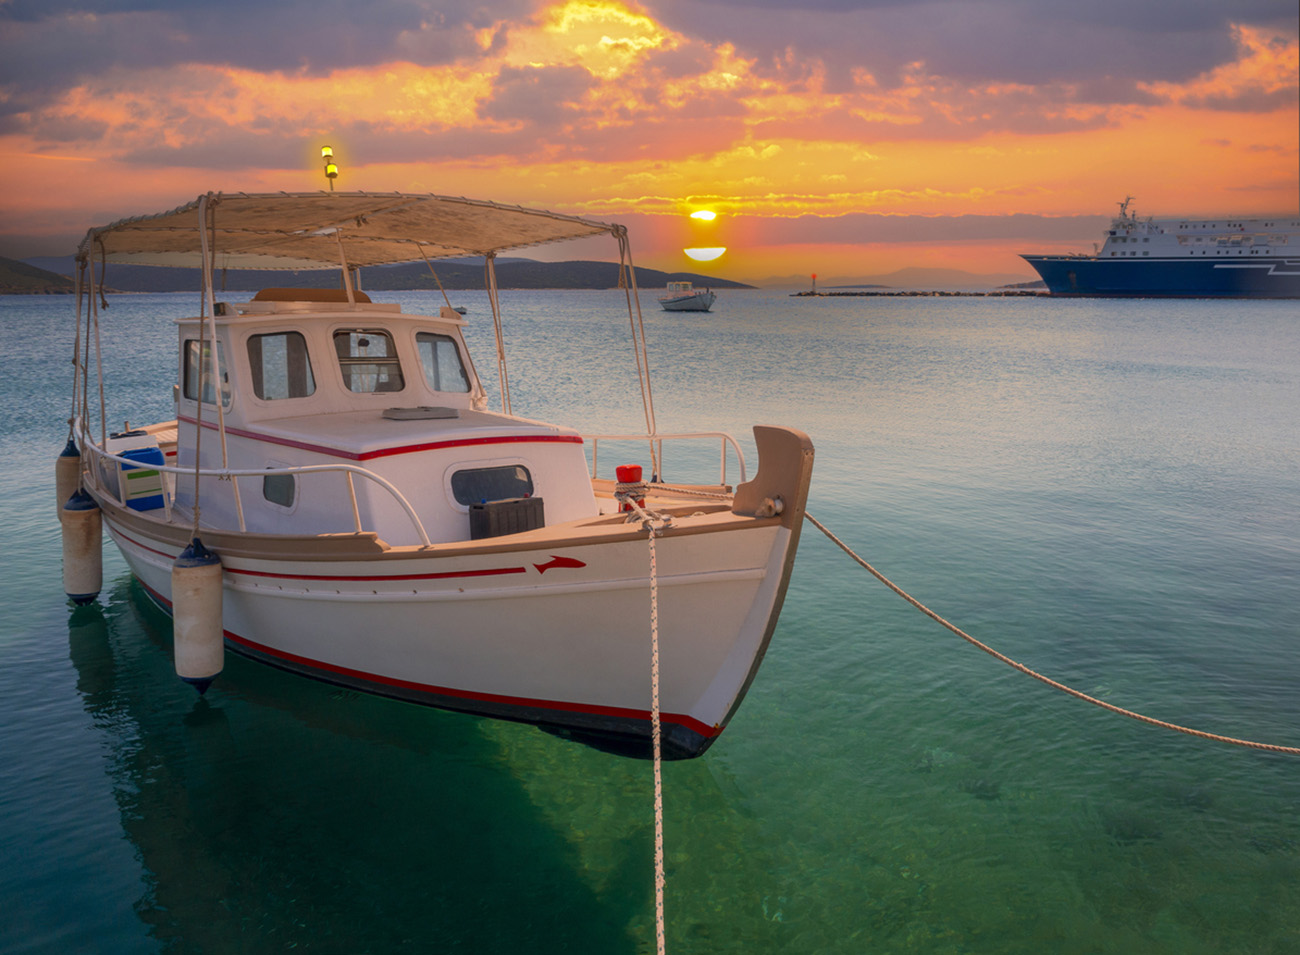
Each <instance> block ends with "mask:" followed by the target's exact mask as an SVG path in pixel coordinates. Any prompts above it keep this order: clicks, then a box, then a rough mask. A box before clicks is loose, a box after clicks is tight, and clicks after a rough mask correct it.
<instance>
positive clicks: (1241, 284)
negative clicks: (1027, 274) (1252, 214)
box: [1023, 255, 1300, 298]
mask: <svg viewBox="0 0 1300 955" xmlns="http://www.w3.org/2000/svg"><path fill="white" fill-rule="evenodd" d="M1023 258H1024V259H1025V261H1026V262H1028V263H1029V264H1030V265H1032V266H1033V267H1034V269H1035V270H1036V271H1037V272H1038V274H1039V275H1040V276H1042V279H1043V281H1044V282H1045V283H1046V284H1047V288H1048V290H1049V291H1050V292H1051V293H1052V294H1053V295H1060V296H1094V297H1130V298H1142V297H1150V298H1300V257H1295V258H1284V257H1282V256H1267V257H1257V256H1253V257H1250V258H1249V259H1246V257H1245V256H1243V257H1242V259H1245V260H1244V261H1241V260H1239V261H1209V260H1203V259H1200V260H1198V259H1192V258H1183V259H1174V258H1164V259H1161V258H1148V259H1101V258H1096V257H1093V256H1066V255H1025V256H1023ZM1234 258H1236V257H1234Z"/></svg>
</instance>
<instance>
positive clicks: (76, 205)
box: [0, 0, 1300, 281]
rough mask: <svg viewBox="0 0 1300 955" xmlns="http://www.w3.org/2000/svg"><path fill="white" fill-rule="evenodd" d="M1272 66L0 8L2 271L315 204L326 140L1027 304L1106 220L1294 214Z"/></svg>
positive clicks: (282, 0)
mask: <svg viewBox="0 0 1300 955" xmlns="http://www.w3.org/2000/svg"><path fill="white" fill-rule="evenodd" d="M1298 50H1300V23H1298V21H1297V8H1296V3H1295V0H1232V2H1226V0H1159V2H1157V0H1086V2H1080V0H970V2H968V0H947V2H904V0H689V2H688V0H650V2H645V3H632V2H628V3H619V2H610V0H569V2H545V0H499V2H496V3H492V4H483V3H480V2H477V0H476V2H467V0H365V2H364V3H359V2H358V3H344V2H340V0H257V2H253V0H221V2H213V0H202V2H200V0H0V158H2V159H3V170H4V184H3V187H0V255H6V256H10V257H16V258H24V257H28V256H34V255H55V254H64V253H69V252H71V251H72V249H73V248H74V246H75V244H76V242H77V240H78V239H79V238H80V236H81V235H82V234H83V233H84V232H85V229H86V228H87V227H88V226H90V225H95V224H102V223H104V222H107V221H110V220H112V219H115V218H120V217H122V216H126V215H138V214H142V213H147V212H155V211H162V210H164V209H168V208H171V207H174V206H176V205H179V204H181V203H183V202H185V201H188V200H190V199H193V198H194V197H195V196H196V195H198V194H200V193H202V192H207V191H209V190H213V191H222V190H224V191H267V190H281V189H283V190H291V191H302V190H310V189H317V188H327V186H326V181H325V179H324V177H323V176H322V174H321V163H320V147H321V145H322V144H325V143H328V144H330V145H332V146H333V147H334V151H335V154H336V156H337V158H338V161H339V164H340V166H341V168H342V174H341V176H340V178H339V180H338V188H340V189H361V190H369V191H390V190H396V191H403V192H438V193H448V194H454V195H465V196H471V197H474V198H483V199H494V200H497V201H502V202H510V203H522V204H525V205H537V206H542V207H546V208H551V209H555V210H557V211H562V212H566V213H572V214H577V215H587V216H591V217H594V218H598V219H602V220H605V221H612V222H621V223H624V224H626V225H627V226H628V227H629V228H630V229H631V232H632V249H633V253H634V256H635V258H636V262H637V264H638V265H643V266H649V267H652V268H660V269H665V270H669V271H675V270H692V271H704V272H706V273H708V274H717V275H721V276H725V277H728V278H735V279H739V280H743V281H762V280H764V279H768V278H771V277H776V276H795V275H800V276H806V275H808V274H810V273H812V272H817V273H819V276H825V277H827V278H828V279H829V278H831V277H834V276H846V277H847V276H858V275H870V274H881V273H886V272H889V271H892V270H894V269H897V268H901V267H905V266H926V267H952V268H961V269H966V270H969V271H974V272H985V273H1008V274H1021V275H1023V277H1024V278H1025V279H1030V278H1033V277H1034V275H1033V272H1032V270H1030V269H1029V267H1028V266H1027V265H1025V264H1024V263H1023V262H1022V261H1021V260H1020V259H1019V258H1018V257H1017V255H1016V253H1018V252H1031V251H1036V252H1041V251H1084V250H1088V249H1091V244H1092V242H1093V241H1094V240H1096V239H1098V238H1099V233H1100V230H1101V228H1102V227H1103V225H1104V223H1105V221H1106V218H1107V217H1108V216H1109V215H1110V214H1112V213H1113V212H1114V210H1115V208H1116V203H1117V202H1118V201H1119V200H1121V199H1123V198H1124V197H1125V196H1126V195H1133V196H1135V197H1137V199H1136V202H1135V203H1134V205H1135V206H1136V208H1137V211H1138V212H1139V213H1141V214H1143V215H1147V214H1150V215H1156V216H1183V215H1224V214H1233V215H1239V216H1244V215H1250V214H1269V213H1295V212H1296V211H1297V210H1298V209H1300V173H1298V172H1297V168H1298V165H1300V93H1298V90H1300V78H1298V76H1300V69H1298V61H1300V53H1298ZM697 209H710V210H713V211H715V212H716V213H718V218H717V219H715V220H714V222H713V223H712V224H711V225H703V224H700V222H699V220H691V219H690V218H689V214H690V213H691V212H692V211H695V210H697ZM687 245H706V246H726V247H727V248H728V252H727V253H726V254H725V255H724V256H723V257H722V258H721V259H719V260H718V261H717V262H716V263H713V264H711V265H709V266H705V267H701V266H699V265H698V264H696V263H692V262H691V261H690V260H689V259H687V258H686V256H685V255H683V252H682V249H683V248H684V247H685V246H687ZM596 251H597V250H589V249H583V251H582V253H581V257H596ZM557 254H558V255H560V257H579V256H577V255H575V253H574V252H573V250H569V251H568V252H567V253H563V252H562V251H561V250H557ZM538 257H543V256H540V255H539V256H538ZM549 257H556V256H555V255H551V256H549Z"/></svg>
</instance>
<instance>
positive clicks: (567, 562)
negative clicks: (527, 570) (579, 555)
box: [533, 555, 587, 574]
mask: <svg viewBox="0 0 1300 955" xmlns="http://www.w3.org/2000/svg"><path fill="white" fill-rule="evenodd" d="M533 566H534V567H536V568H537V572H538V573H539V574H544V573H546V572H547V571H548V570H550V569H551V568H553V567H568V568H571V569H572V568H576V567H586V566H587V565H586V564H585V563H583V562H582V561H580V560H577V559H576V558H573V557H556V556H555V555H551V559H550V560H548V561H547V562H546V563H544V564H533Z"/></svg>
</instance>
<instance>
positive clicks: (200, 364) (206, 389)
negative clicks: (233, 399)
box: [182, 338, 230, 408]
mask: <svg viewBox="0 0 1300 955" xmlns="http://www.w3.org/2000/svg"><path fill="white" fill-rule="evenodd" d="M184 376H185V380H184V382H183V383H182V393H183V394H184V395H185V397H186V398H189V399H190V400H191V401H198V400H200V398H199V388H200V382H201V383H202V388H203V396H202V400H203V401H205V402H206V403H208V404H212V403H213V397H214V395H215V394H216V390H215V389H214V388H213V385H212V342H210V341H206V342H204V343H203V347H202V350H201V351H200V348H199V342H198V339H194V338H188V339H186V340H185V373H184ZM217 377H219V378H220V379H221V405H222V407H223V408H229V407H230V374H229V373H228V372H227V371H226V357H225V355H223V354H222V349H221V343H220V342H218V343H217Z"/></svg>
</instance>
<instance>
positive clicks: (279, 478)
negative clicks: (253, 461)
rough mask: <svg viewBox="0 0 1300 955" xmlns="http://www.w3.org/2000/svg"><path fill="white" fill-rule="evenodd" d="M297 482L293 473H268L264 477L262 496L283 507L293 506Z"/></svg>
mask: <svg viewBox="0 0 1300 955" xmlns="http://www.w3.org/2000/svg"><path fill="white" fill-rule="evenodd" d="M296 493H297V482H296V479H295V478H294V476H293V475H292V474H268V475H267V476H266V477H264V478H262V497H264V498H266V499H267V500H268V501H270V502H271V503H272V504H279V505H280V506H281V507H293V501H294V496H295V494H296Z"/></svg>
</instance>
